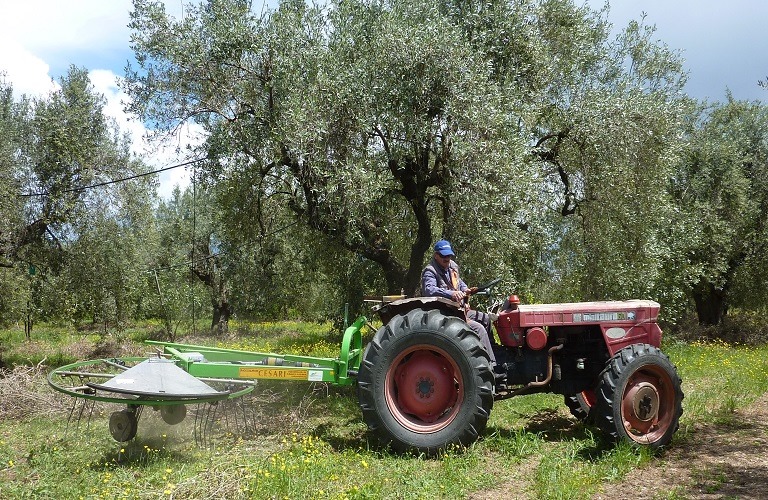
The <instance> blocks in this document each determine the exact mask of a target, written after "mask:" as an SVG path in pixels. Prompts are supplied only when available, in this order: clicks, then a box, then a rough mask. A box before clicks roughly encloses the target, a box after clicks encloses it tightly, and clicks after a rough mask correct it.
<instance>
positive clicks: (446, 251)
mask: <svg viewBox="0 0 768 500" xmlns="http://www.w3.org/2000/svg"><path fill="white" fill-rule="evenodd" d="M435 252H438V253H439V254H440V255H442V256H443V257H445V256H446V255H455V254H454V253H453V248H451V242H450V241H448V240H440V241H438V242H437V243H435Z"/></svg>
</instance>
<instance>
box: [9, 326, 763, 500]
mask: <svg viewBox="0 0 768 500" xmlns="http://www.w3.org/2000/svg"><path fill="white" fill-rule="evenodd" d="M155 326H156V325H155ZM155 326H153V325H146V326H144V327H142V328H135V329H132V330H127V331H125V332H122V333H121V334H120V335H119V336H114V335H108V336H103V335H94V334H87V333H75V332H71V331H69V330H67V329H63V328H55V327H39V328H37V329H36V330H35V331H34V332H33V340H32V341H31V342H29V341H25V340H24V339H23V332H21V331H20V330H18V329H11V330H4V331H0V346H1V347H0V349H1V350H0V359H2V360H3V362H4V363H5V364H6V367H5V371H4V372H3V373H4V375H3V378H0V384H1V386H0V389H2V391H3V399H2V405H1V407H0V498H158V497H161V498H162V497H168V498H291V499H293V498H334V499H336V498H338V499H343V498H350V499H352V498H462V497H467V496H470V495H472V494H479V495H481V496H483V497H489V496H490V497H494V496H496V497H498V498H519V497H523V496H528V497H530V498H546V499H549V498H552V499H555V498H557V499H567V498H574V499H575V498H585V497H589V496H590V495H593V494H596V493H598V492H600V491H601V490H602V489H603V488H605V487H608V488H610V485H611V484H613V483H616V482H618V481H621V479H622V478H624V477H625V475H626V474H627V473H628V472H629V471H631V470H633V469H635V468H637V467H642V466H647V465H648V464H650V463H653V461H656V460H662V459H663V455H662V456H661V457H659V456H654V455H653V454H651V453H650V452H648V451H647V450H639V449H635V448H633V447H631V446H627V445H618V446H608V445H606V443H604V442H603V441H602V440H601V438H600V436H599V435H598V434H597V431H595V430H594V429H592V428H590V427H588V426H583V425H581V424H579V423H576V421H575V419H573V417H571V416H570V415H569V413H568V411H567V409H565V406H564V405H563V404H562V397H560V396H554V395H534V396H524V397H520V398H516V399H512V400H507V401H501V402H497V403H496V404H495V405H494V408H493V412H492V414H491V419H490V421H489V425H488V427H487V429H486V430H485V432H484V434H483V437H482V439H480V440H479V441H478V442H477V443H475V444H474V445H473V446H471V447H470V448H469V449H452V450H448V451H447V452H445V453H444V454H442V455H440V456H439V457H435V458H428V457H424V456H412V455H397V454H392V453H390V452H387V451H386V450H380V449H377V448H376V447H375V446H374V445H373V444H372V443H369V441H368V439H367V438H368V436H367V433H366V428H365V425H364V424H363V423H362V420H361V417H360V412H359V409H358V407H357V403H356V397H355V390H354V388H336V387H328V386H325V385H322V384H315V385H310V384H308V383H297V382H273V383H260V384H259V386H258V388H257V390H256V391H255V394H254V395H253V396H252V397H250V399H249V400H248V401H249V405H250V406H251V408H252V409H253V414H252V424H253V425H251V426H250V427H249V432H248V433H247V434H246V435H238V434H239V433H230V434H228V433H227V432H225V431H222V432H220V433H219V434H218V435H217V436H216V437H215V439H213V440H212V441H211V442H210V443H209V446H206V447H201V446H199V445H197V444H196V443H195V440H194V439H193V437H192V435H193V424H192V423H191V422H189V420H190V418H188V419H187V420H186V421H185V422H183V423H182V424H180V425H178V426H173V427H170V426H167V425H165V424H164V423H163V422H162V421H161V420H160V418H159V417H158V416H157V415H155V413H156V412H152V411H151V409H148V410H146V411H145V412H144V414H143V416H142V419H141V421H140V423H139V433H138V436H137V437H136V439H134V440H132V441H130V442H129V443H123V444H120V443H116V442H115V441H113V440H112V438H111V437H110V435H109V431H108V424H107V422H108V416H109V413H110V412H111V411H113V410H114V408H111V407H109V406H108V405H103V406H97V408H96V411H95V412H94V413H93V415H91V416H90V419H89V418H87V416H83V418H82V419H81V421H80V426H79V427H75V426H74V425H70V426H69V428H68V427H67V417H68V410H69V405H70V401H67V400H66V397H65V396H63V395H57V394H53V393H52V392H51V391H50V390H49V389H48V388H47V386H46V383H45V379H44V375H45V372H46V368H45V366H44V365H49V366H54V365H58V364H63V363H66V362H71V361H74V360H76V359H84V358H93V357H96V356H103V355H108V354H106V353H107V352H110V353H111V355H130V354H136V353H142V352H143V351H145V350H146V348H144V347H142V346H141V344H140V343H139V342H137V341H140V340H143V339H146V338H149V337H151V336H152V331H153V328H154V327H155ZM233 330H234V331H237V332H238V333H239V334H237V335H235V334H233V335H231V336H230V337H228V338H227V339H226V340H217V339H212V338H207V339H206V338H197V339H183V340H185V341H193V342H194V343H206V344H209V345H222V346H228V347H236V348H245V349H253V350H261V351H274V352H284V353H287V352H292V353H301V354H312V355H319V356H336V355H337V349H338V342H339V337H340V335H339V334H338V333H336V332H333V331H331V326H330V324H322V325H317V324H309V323H297V322H294V323H277V324H274V323H273V324H256V325H254V324H247V325H246V324H242V325H234V328H233ZM240 333H241V334H240ZM662 347H663V349H664V351H665V352H666V353H667V354H668V355H669V356H670V358H671V359H672V361H673V362H674V363H675V364H676V365H677V367H678V370H679V372H680V375H681V377H682V379H683V390H684V391H685V400H684V401H683V407H684V414H683V417H682V419H681V426H680V430H679V431H678V433H677V434H676V436H675V439H674V440H673V443H672V446H673V447H674V446H675V444H676V443H684V442H685V441H686V440H691V439H695V430H694V429H695V426H696V425H697V424H701V423H706V422H722V421H728V419H730V418H733V412H734V411H736V410H737V409H738V408H741V407H744V406H746V405H749V404H750V403H751V402H752V401H754V400H755V399H756V398H757V397H759V396H760V395H761V394H763V393H764V392H765V391H766V390H767V389H768V347H746V346H736V345H727V344H725V343H699V342H695V343H683V342H676V341H675V340H674V339H669V338H668V339H665V344H664V345H663V346H662ZM43 360H45V361H44V363H41V361H43ZM12 364H20V365H26V366H29V368H24V367H20V368H16V369H11V366H10V365H12ZM38 364H40V366H39V367H37V368H35V366H36V365H38ZM672 497H673V496H670V498H672Z"/></svg>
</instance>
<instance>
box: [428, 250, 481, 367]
mask: <svg viewBox="0 0 768 500" xmlns="http://www.w3.org/2000/svg"><path fill="white" fill-rule="evenodd" d="M433 249H434V251H435V253H434V255H433V256H432V260H431V261H430V263H429V264H427V266H426V267H425V268H424V270H423V271H422V273H421V295H422V296H425V297H445V298H447V299H451V300H453V301H456V302H458V303H460V304H464V305H465V307H466V313H467V324H468V325H469V327H470V328H471V329H472V330H473V331H474V332H475V333H477V335H478V336H479V337H480V340H482V342H483V347H485V350H486V351H487V352H488V356H490V358H491V363H492V364H493V365H495V364H496V356H495V355H494V352H493V347H492V345H491V321H490V317H489V316H488V314H486V313H484V312H481V311H475V310H474V309H470V308H469V303H468V302H467V301H468V299H469V296H470V295H472V294H473V293H475V292H477V287H472V288H470V287H468V286H467V284H466V283H464V281H463V280H462V279H461V278H460V277H459V265H458V264H456V261H455V260H454V259H455V257H456V254H455V253H454V251H453V248H452V247H451V243H450V242H449V241H448V240H440V241H438V242H437V243H435V246H434V248H433Z"/></svg>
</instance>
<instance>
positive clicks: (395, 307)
mask: <svg viewBox="0 0 768 500" xmlns="http://www.w3.org/2000/svg"><path fill="white" fill-rule="evenodd" d="M414 309H421V310H422V311H430V310H433V309H438V310H440V311H442V312H443V314H445V315H446V316H455V317H457V318H460V319H462V320H465V321H466V319H467V317H466V313H465V312H464V309H463V308H462V307H461V305H460V304H459V303H458V302H454V301H453V300H450V299H446V298H443V297H412V298H409V299H399V300H394V301H392V302H386V303H383V304H380V305H377V306H374V307H373V312H374V313H376V314H378V315H379V318H381V321H382V323H384V324H385V325H386V324H387V323H389V320H391V319H392V318H393V317H395V316H398V315H400V316H404V315H406V314H408V313H409V312H410V311H412V310H414Z"/></svg>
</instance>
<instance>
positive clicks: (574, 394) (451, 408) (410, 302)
mask: <svg viewBox="0 0 768 500" xmlns="http://www.w3.org/2000/svg"><path fill="white" fill-rule="evenodd" d="M496 283H498V280H495V281H493V282H491V283H489V284H487V285H485V286H483V287H480V292H481V293H482V292H484V291H486V290H487V289H489V288H491V287H492V286H494V285H495V284H496ZM486 293H487V292H486ZM391 299H395V300H392V301H389V302H386V301H385V302H382V304H381V305H379V306H377V307H376V308H374V310H376V312H377V313H378V314H379V316H380V317H381V319H382V321H383V323H384V326H382V327H381V328H379V330H378V331H377V332H376V334H375V336H374V337H373V340H372V341H371V342H370V343H369V344H368V346H367V347H366V349H365V352H364V354H363V359H362V363H361V365H360V370H359V373H358V398H359V402H360V407H361V409H362V412H363V418H364V420H365V421H366V423H367V424H368V427H369V429H370V430H371V431H372V432H373V433H374V434H375V435H376V436H377V437H378V439H379V440H380V441H381V442H382V443H383V444H384V445H390V446H392V447H393V448H394V449H396V450H399V451H417V452H425V453H434V452H436V451H439V450H441V449H444V448H446V447H448V446H451V445H464V446H466V445H469V444H471V443H473V442H474V441H475V440H477V438H478V436H479V434H480V433H481V432H482V431H483V429H484V428H485V426H486V423H487V421H488V417H489V415H490V413H491V409H492V408H493V403H494V401H496V400H501V399H506V398H510V397H513V396H518V395H523V394H533V393H537V392H549V393H556V394H562V395H563V396H564V398H565V404H566V405H567V406H568V408H569V409H570V411H571V413H572V414H573V415H574V416H576V417H577V418H579V419H581V420H585V421H589V422H591V423H593V424H595V425H597V426H598V427H599V428H600V429H601V430H602V431H603V432H604V433H605V434H606V435H607V436H608V437H609V438H610V439H612V440H628V441H630V442H633V443H636V444H639V445H646V446H650V447H652V448H658V447H661V446H664V445H666V444H668V443H669V442H670V440H671V439H672V435H673V434H674V433H675V431H676V430H677V428H678V421H679V418H680V415H681V414H682V411H683V410H682V400H683V392H682V389H681V387H680V385H681V380H680V377H679V376H678V373H677V369H676V368H675V366H674V365H673V364H672V363H671V362H670V360H669V358H668V357H667V356H666V355H665V354H663V353H662V352H661V350H660V349H659V345H660V343H661V329H660V328H659V326H658V324H657V322H656V320H657V316H658V313H659V304H658V303H656V302H653V301H650V300H629V301H621V302H619V301H611V302H582V303H570V304H540V305H520V304H519V300H517V297H516V296H511V297H510V298H509V299H508V300H507V301H506V302H505V303H504V304H503V305H502V306H500V307H499V308H498V309H497V310H496V312H495V314H493V315H492V318H493V319H494V325H495V329H496V333H497V335H498V343H496V345H494V353H495V355H496V366H492V363H491V361H490V358H489V356H488V353H487V352H486V351H485V349H484V348H483V346H482V343H481V341H480V338H479V337H478V336H477V334H475V333H474V332H473V331H472V330H471V329H470V328H469V326H467V323H466V322H465V313H464V311H465V309H464V308H463V307H461V306H460V305H459V304H457V303H455V302H452V301H450V300H447V299H443V298H437V297H417V298H408V299H406V298H396V297H391Z"/></svg>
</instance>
